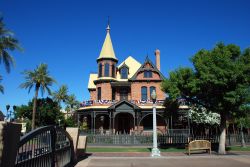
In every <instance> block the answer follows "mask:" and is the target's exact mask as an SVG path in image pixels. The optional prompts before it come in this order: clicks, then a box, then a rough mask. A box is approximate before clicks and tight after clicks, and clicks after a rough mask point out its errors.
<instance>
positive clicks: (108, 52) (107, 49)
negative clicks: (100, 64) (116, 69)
mask: <svg viewBox="0 0 250 167" xmlns="http://www.w3.org/2000/svg"><path fill="white" fill-rule="evenodd" d="M106 30H107V34H106V38H105V40H104V43H103V45H102V50H101V53H100V55H99V57H98V58H97V60H100V59H114V60H116V61H118V59H117V58H116V56H115V52H114V49H113V45H112V41H111V37H110V27H109V25H108V27H107V28H106Z"/></svg>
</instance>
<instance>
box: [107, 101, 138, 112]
mask: <svg viewBox="0 0 250 167" xmlns="http://www.w3.org/2000/svg"><path fill="white" fill-rule="evenodd" d="M123 103H125V104H127V105H129V106H131V107H133V108H134V109H136V110H139V109H141V108H140V107H139V106H137V105H135V104H133V103H131V102H129V101H127V100H122V101H119V102H117V103H115V104H113V105H111V106H110V107H109V108H108V109H115V108H117V107H118V106H120V105H121V104H123Z"/></svg>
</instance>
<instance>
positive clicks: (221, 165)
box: [75, 154, 250, 167]
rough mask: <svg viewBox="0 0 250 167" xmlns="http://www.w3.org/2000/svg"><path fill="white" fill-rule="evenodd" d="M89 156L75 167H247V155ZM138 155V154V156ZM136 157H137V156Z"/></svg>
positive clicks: (248, 159)
mask: <svg viewBox="0 0 250 167" xmlns="http://www.w3.org/2000/svg"><path fill="white" fill-rule="evenodd" d="M115 155H116V154H113V157H110V156H106V157H101V156H90V157H88V158H86V159H85V160H82V161H80V162H78V163H77V164H76V166H75V167H151V166H152V167H163V166H164V167H249V166H250V155H249V154H234V155H233V154H231V155H215V154H213V155H209V154H201V155H191V156H187V155H183V156H178V155H177V156H176V155H168V156H164V155H163V156H162V157H159V158H153V157H150V156H141V157H119V156H115ZM138 155H139V154H138ZM138 155H137V156H138Z"/></svg>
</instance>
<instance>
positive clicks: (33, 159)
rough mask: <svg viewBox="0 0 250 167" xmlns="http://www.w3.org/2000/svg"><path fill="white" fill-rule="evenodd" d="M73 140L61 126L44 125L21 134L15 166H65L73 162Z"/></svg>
mask: <svg viewBox="0 0 250 167" xmlns="http://www.w3.org/2000/svg"><path fill="white" fill-rule="evenodd" d="M73 161H74V150H73V142H72V139H71V137H70V136H69V134H68V133H67V132H66V131H65V130H64V129H62V128H59V127H54V126H46V127H41V128H38V129H36V130H34V131H31V132H30V133H28V134H26V135H25V136H23V137H22V138H21V140H20V143H19V149H18V152H17V157H16V165H15V166H16V167H26V166H30V167H33V166H34V167H55V166H56V167H66V166H70V165H71V164H73Z"/></svg>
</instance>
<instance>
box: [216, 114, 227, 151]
mask: <svg viewBox="0 0 250 167" xmlns="http://www.w3.org/2000/svg"><path fill="white" fill-rule="evenodd" d="M220 116H221V123H220V141H219V149H218V154H226V128H227V125H226V121H227V119H226V115H225V114H224V113H221V114H220Z"/></svg>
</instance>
